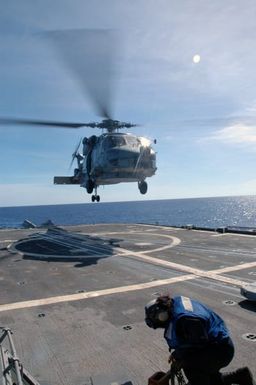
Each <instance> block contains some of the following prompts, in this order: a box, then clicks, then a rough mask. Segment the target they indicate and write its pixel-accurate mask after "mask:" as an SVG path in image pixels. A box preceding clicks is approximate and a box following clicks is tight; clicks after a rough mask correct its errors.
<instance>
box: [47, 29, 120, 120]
mask: <svg viewBox="0 0 256 385" xmlns="http://www.w3.org/2000/svg"><path fill="white" fill-rule="evenodd" d="M46 35H47V37H48V38H49V39H50V41H51V42H52V43H53V45H54V47H55V49H56V51H57V53H58V54H59V57H60V58H61V60H62V61H63V60H64V63H65V64H66V65H67V66H68V67H69V69H70V70H71V71H72V72H73V74H74V76H75V77H76V79H77V80H78V81H79V84H80V86H81V87H82V89H83V91H85V92H86V94H89V96H90V98H91V100H92V102H93V104H94V106H95V107H96V110H97V113H98V114H99V116H101V117H103V118H105V119H111V117H112V91H113V80H114V64H116V52H117V34H116V33H115V32H114V31H113V30H96V29H95V30H90V29H88V30H87V29H76V30H68V31H52V32H47V34H46Z"/></svg>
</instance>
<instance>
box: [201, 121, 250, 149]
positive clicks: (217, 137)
mask: <svg viewBox="0 0 256 385" xmlns="http://www.w3.org/2000/svg"><path fill="white" fill-rule="evenodd" d="M201 141H218V142H221V143H224V144H234V145H245V146H249V147H251V146H253V147H254V146H255V145H256V126H249V125H246V124H244V123H236V124H233V125H231V126H228V127H224V128H222V129H220V130H217V131H215V133H214V134H213V135H211V136H208V137H207V138H203V139H201Z"/></svg>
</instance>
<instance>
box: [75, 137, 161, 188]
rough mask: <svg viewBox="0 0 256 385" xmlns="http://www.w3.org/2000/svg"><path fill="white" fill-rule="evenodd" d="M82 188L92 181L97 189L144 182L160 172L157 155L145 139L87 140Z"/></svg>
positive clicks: (99, 138) (100, 138)
mask: <svg viewBox="0 0 256 385" xmlns="http://www.w3.org/2000/svg"><path fill="white" fill-rule="evenodd" d="M83 156H84V159H83V161H82V163H80V171H81V186H82V187H86V184H87V181H88V180H89V179H90V180H92V181H93V182H94V185H95V186H100V185H107V184H116V183H121V182H136V181H137V182H140V181H144V180H145V179H146V178H147V177H151V176H152V175H154V174H155V171H156V156H155V151H154V150H153V148H152V147H151V144H150V141H149V140H148V139H146V138H144V137H138V136H135V135H132V134H124V133H119V132H115V133H106V134H102V135H100V136H99V137H96V136H92V137H90V138H88V139H87V138H84V140H83Z"/></svg>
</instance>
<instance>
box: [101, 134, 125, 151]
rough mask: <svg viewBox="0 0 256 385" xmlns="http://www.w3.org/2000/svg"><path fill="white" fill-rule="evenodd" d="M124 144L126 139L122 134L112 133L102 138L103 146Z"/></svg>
mask: <svg viewBox="0 0 256 385" xmlns="http://www.w3.org/2000/svg"><path fill="white" fill-rule="evenodd" d="M125 145H126V140H125V138H124V137H123V136H118V135H112V136H107V137H106V138H105V139H104V147H105V148H112V147H121V146H125Z"/></svg>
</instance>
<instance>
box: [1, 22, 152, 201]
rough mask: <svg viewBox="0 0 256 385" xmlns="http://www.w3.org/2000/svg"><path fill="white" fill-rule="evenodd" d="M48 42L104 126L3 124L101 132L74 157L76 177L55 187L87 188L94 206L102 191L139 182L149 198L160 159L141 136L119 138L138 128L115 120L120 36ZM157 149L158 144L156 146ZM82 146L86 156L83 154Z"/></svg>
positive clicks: (81, 34)
mask: <svg viewBox="0 0 256 385" xmlns="http://www.w3.org/2000/svg"><path fill="white" fill-rule="evenodd" d="M46 36H47V38H48V39H49V40H51V42H52V43H53V45H54V47H55V51H56V52H57V53H59V56H60V58H61V59H62V61H63V59H64V62H65V63H66V65H67V66H68V67H69V69H71V70H72V71H73V73H74V75H75V77H76V78H77V79H78V80H79V84H80V86H82V88H83V90H85V91H86V93H87V95H89V96H90V98H91V100H92V102H93V104H94V107H96V110H97V112H98V115H99V116H101V117H102V118H103V120H102V121H101V122H99V123H96V122H91V123H68V122H56V121H44V120H34V119H15V118H14V119H13V118H0V124H4V125H6V124H18V125H34V126H45V127H46V126H48V127H62V128H73V129H74V128H81V127H91V128H100V129H102V131H103V132H102V134H101V135H99V136H96V135H92V136H90V137H84V138H83V140H82V139H81V140H80V142H79V143H78V146H77V148H76V149H75V151H74V153H73V155H72V162H71V165H72V164H73V162H74V160H75V159H76V160H77V167H76V168H75V169H74V174H73V175H72V176H55V177H54V183H55V184H69V185H70V184H76V185H80V186H81V187H84V188H86V190H87V192H88V194H93V195H92V201H93V202H95V201H96V202H99V201H100V196H99V195H98V194H97V188H98V187H99V186H101V185H111V184H116V183H123V182H137V183H138V187H139V191H140V192H141V194H146V192H147V182H146V181H145V180H146V178H148V177H151V176H152V175H154V174H155V172H156V169H157V168H156V153H155V151H154V150H153V148H152V146H151V141H150V140H149V139H147V138H145V137H142V136H135V135H132V134H128V133H121V132H119V130H120V129H124V128H131V127H135V126H137V125H136V124H132V123H126V122H121V121H119V120H114V119H112V116H113V115H112V112H111V108H110V107H111V106H110V104H111V100H112V98H111V91H112V88H113V87H112V82H111V78H112V77H113V73H114V71H113V64H115V63H113V61H114V52H115V51H116V44H115V43H114V40H116V34H115V33H114V31H109V30H79V29H78V30H68V31H52V32H47V33H46ZM154 143H156V141H154ZM81 145H82V152H79V149H80V146H81Z"/></svg>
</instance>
